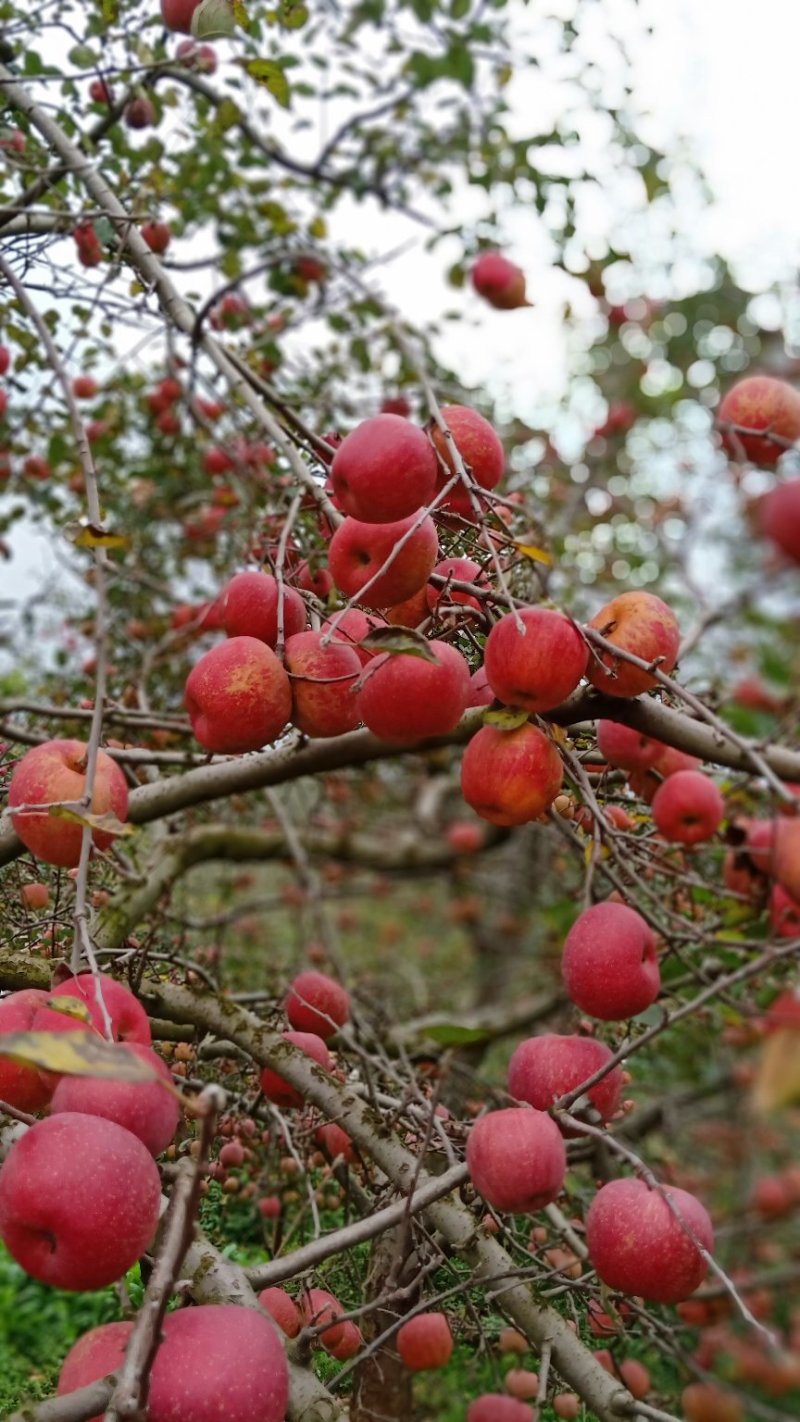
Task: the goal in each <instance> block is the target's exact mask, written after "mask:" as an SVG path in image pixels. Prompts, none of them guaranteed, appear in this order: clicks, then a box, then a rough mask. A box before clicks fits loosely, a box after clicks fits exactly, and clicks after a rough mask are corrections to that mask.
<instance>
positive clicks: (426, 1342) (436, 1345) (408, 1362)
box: [397, 1313, 453, 1373]
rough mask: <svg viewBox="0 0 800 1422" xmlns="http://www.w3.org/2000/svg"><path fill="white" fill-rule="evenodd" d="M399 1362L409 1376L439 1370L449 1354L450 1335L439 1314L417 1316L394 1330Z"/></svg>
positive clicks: (446, 1324) (451, 1347)
mask: <svg viewBox="0 0 800 1422" xmlns="http://www.w3.org/2000/svg"><path fill="white" fill-rule="evenodd" d="M397 1351H398V1353H399V1354H400V1360H401V1362H402V1363H403V1364H404V1366H405V1367H407V1368H409V1369H410V1371H411V1372H412V1373H423V1372H428V1371H429V1370H430V1369H432V1368H443V1367H444V1366H445V1365H446V1364H447V1363H448V1362H449V1361H450V1356H451V1354H452V1352H453V1335H452V1333H451V1332H450V1324H449V1323H448V1321H447V1318H446V1317H445V1315H444V1314H443V1313H417V1314H415V1315H414V1317H413V1318H409V1319H408V1322H407V1323H403V1324H401V1326H400V1328H399V1329H398V1330H397Z"/></svg>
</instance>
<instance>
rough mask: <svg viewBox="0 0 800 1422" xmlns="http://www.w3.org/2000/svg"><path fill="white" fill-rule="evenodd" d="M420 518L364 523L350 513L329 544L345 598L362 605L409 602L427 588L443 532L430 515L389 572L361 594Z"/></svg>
mask: <svg viewBox="0 0 800 1422" xmlns="http://www.w3.org/2000/svg"><path fill="white" fill-rule="evenodd" d="M416 518H417V515H416V514H412V515H411V517H410V518H406V519H401V520H400V522H399V523H362V522H360V521H359V520H358V519H354V518H346V519H345V520H344V523H341V524H340V525H339V527H338V528H337V530H336V532H335V533H334V535H333V538H332V539H331V542H330V548H329V549H328V566H329V567H330V570H331V573H332V574H333V581H334V582H335V584H336V586H337V588H338V589H339V592H340V593H342V594H343V595H344V597H346V598H358V601H359V602H360V603H362V604H363V606H364V607H369V608H376V609H377V608H381V607H393V606H394V605H395V604H396V603H399V602H406V601H407V599H408V598H411V597H413V595H414V593H416V592H419V591H420V589H421V588H424V587H425V584H426V583H427V581H428V578H429V577H430V575H431V573H432V572H433V569H434V567H435V565H436V560H437V558H438V556H439V537H438V534H437V532H436V526H435V524H434V522H433V519H431V518H426V519H425V520H424V521H423V523H421V524H420V526H419V528H417V529H415V531H414V532H413V533H412V534H411V536H410V538H409V539H408V542H407V543H405V544H404V545H403V547H402V548H401V549H400V551H399V552H398V554H397V556H396V557H395V558H394V560H393V562H392V563H391V565H390V567H388V568H387V569H386V572H385V573H382V574H381V576H380V577H379V578H378V579H377V580H376V582H375V583H373V585H372V586H371V587H370V588H368V589H367V590H366V591H365V592H363V595H362V589H364V586H365V584H366V583H367V582H369V579H370V578H371V577H373V575H374V574H375V573H377V572H378V570H379V568H381V567H382V566H383V564H384V563H385V562H386V559H387V558H388V557H389V555H390V554H391V552H392V550H393V549H394V548H395V547H396V545H397V544H398V543H399V541H400V539H401V538H403V537H404V536H405V535H406V534H408V533H409V531H410V529H411V528H412V527H413V526H414V523H415V522H416Z"/></svg>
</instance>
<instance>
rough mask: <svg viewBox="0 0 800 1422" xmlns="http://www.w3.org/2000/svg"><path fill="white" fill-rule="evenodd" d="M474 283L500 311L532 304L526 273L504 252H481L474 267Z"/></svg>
mask: <svg viewBox="0 0 800 1422" xmlns="http://www.w3.org/2000/svg"><path fill="white" fill-rule="evenodd" d="M471 276H472V285H473V286H474V288H475V290H476V291H477V293H478V295H479V296H482V297H483V299H484V301H488V303H489V305H490V306H494V307H495V308H496V309H497V310H498V311H514V310H515V309H516V308H517V307H518V306H530V302H529V301H527V300H526V297H525V273H524V272H523V271H522V269H521V268H520V267H517V266H515V265H514V263H513V262H510V261H509V260H508V258H507V257H504V256H503V254H502V252H481V254H480V256H479V257H478V258H477V260H476V261H475V263H474V265H473V268H472V273H471Z"/></svg>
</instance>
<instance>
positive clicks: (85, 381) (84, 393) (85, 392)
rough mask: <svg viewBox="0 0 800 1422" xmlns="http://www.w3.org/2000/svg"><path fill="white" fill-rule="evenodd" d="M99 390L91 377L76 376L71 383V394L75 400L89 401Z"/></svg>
mask: <svg viewBox="0 0 800 1422" xmlns="http://www.w3.org/2000/svg"><path fill="white" fill-rule="evenodd" d="M99 389H100V386H99V385H98V384H97V381H96V380H95V378H94V376H93V375H76V376H75V379H74V380H73V382H72V393H73V395H74V396H75V398H76V399H77V400H91V399H92V398H93V397H94V396H95V395H96V394H97V392H98V390H99Z"/></svg>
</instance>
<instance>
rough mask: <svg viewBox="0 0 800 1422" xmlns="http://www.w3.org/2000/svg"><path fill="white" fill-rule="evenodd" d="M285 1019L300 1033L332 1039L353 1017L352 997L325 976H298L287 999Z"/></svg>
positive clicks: (316, 974) (316, 973)
mask: <svg viewBox="0 0 800 1422" xmlns="http://www.w3.org/2000/svg"><path fill="white" fill-rule="evenodd" d="M286 1016H287V1017H288V1019H289V1021H290V1023H291V1025H292V1027H294V1028H295V1029H296V1030H297V1031H298V1032H315V1033H316V1035H317V1036H318V1037H325V1038H327V1037H333V1036H335V1035H336V1033H337V1032H338V1030H339V1028H340V1027H343V1026H344V1024H345V1022H347V1020H348V1018H349V1017H350V994H349V993H348V992H347V990H346V989H345V988H343V987H342V986H341V984H340V983H337V982H334V980H333V978H329V977H328V976H327V974H326V973H318V972H315V971H314V970H313V969H308V970H307V971H306V972H303V973H298V975H297V977H296V978H295V979H294V981H293V982H292V984H291V986H290V988H289V992H288V994H287V997H286Z"/></svg>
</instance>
